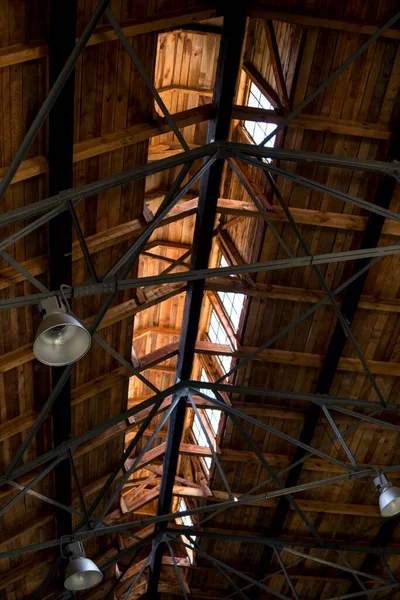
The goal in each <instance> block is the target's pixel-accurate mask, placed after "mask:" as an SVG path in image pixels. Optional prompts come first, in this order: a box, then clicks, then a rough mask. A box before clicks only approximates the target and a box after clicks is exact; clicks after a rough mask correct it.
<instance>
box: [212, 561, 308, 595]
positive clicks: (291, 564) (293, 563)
mask: <svg viewBox="0 0 400 600" xmlns="http://www.w3.org/2000/svg"><path fill="white" fill-rule="evenodd" d="M303 560H304V559H303V558H300V559H299V560H296V561H294V562H292V563H290V564H289V565H287V566H286V568H287V569H289V568H291V567H296V566H297V565H299V564H300V563H302V562H303ZM282 574H283V571H282V569H279V571H275V572H274V573H269V574H268V575H266V577H264V578H263V579H261V583H263V582H264V581H268V579H272V577H275V576H276V575H282ZM251 587H253V586H252V584H251V583H250V584H248V585H246V586H245V587H242V588H241V590H242V592H244V591H246V590H248V589H249V588H251ZM235 595H236V594H235V593H233V594H230V595H229V596H225V597H224V598H223V600H229V599H230V598H232V597H233V596H235Z"/></svg>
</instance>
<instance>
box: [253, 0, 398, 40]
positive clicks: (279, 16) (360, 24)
mask: <svg viewBox="0 0 400 600" xmlns="http://www.w3.org/2000/svg"><path fill="white" fill-rule="evenodd" d="M249 16H250V17H254V18H256V19H270V20H273V21H283V22H284V23H293V24H295V25H302V26H304V27H322V28H323V29H337V30H338V31H346V32H348V33H354V34H356V35H360V34H365V35H373V34H374V33H375V32H376V31H378V29H379V28H380V27H381V26H382V23H379V24H377V23H368V22H365V20H364V19H363V20H357V19H351V20H350V19H340V18H338V17H336V16H330V15H329V14H327V13H326V12H324V14H321V13H320V14H318V13H316V12H314V11H313V12H311V11H308V12H307V11H305V10H296V9H290V8H287V7H284V8H279V7H277V6H276V5H274V6H267V5H265V4H261V3H259V2H257V1H254V0H253V1H252V2H251V5H250V6H249ZM382 37H387V38H391V39H394V40H400V29H397V28H391V29H388V30H387V31H385V33H383V34H382Z"/></svg>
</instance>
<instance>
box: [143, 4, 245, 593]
mask: <svg viewBox="0 0 400 600" xmlns="http://www.w3.org/2000/svg"><path fill="white" fill-rule="evenodd" d="M224 9H225V10H224V25H223V31H222V36H221V45H220V50H219V56H218V64H217V73H216V80H215V89H214V95H213V102H212V104H213V116H212V119H211V121H210V125H209V129H208V136H207V138H208V141H211V140H216V141H220V140H226V139H228V137H229V129H230V125H231V115H232V105H233V98H234V95H235V88H236V81H237V78H238V75H239V70H240V63H241V56H242V45H243V40H244V36H245V29H246V6H245V5H244V4H242V5H240V6H239V7H238V8H237V10H236V11H235V14H233V13H232V11H231V10H229V9H228V5H227V3H224ZM223 168H224V159H223V158H218V159H217V160H215V162H214V164H213V165H211V167H210V169H209V170H208V171H207V172H206V173H205V174H204V176H203V177H202V179H201V183H200V192H199V201H198V207H197V214H196V224H195V231H194V238H193V250H192V255H191V268H194V269H202V268H206V267H207V266H208V260H209V256H210V252H211V242H212V233H213V229H214V221H215V215H216V208H217V202H218V197H219V191H220V186H221V181H222V174H223ZM203 294H204V280H198V281H194V282H190V283H189V284H188V286H187V291H186V297H185V306H184V315H183V321H182V334H181V338H180V343H179V354H178V362H177V371H176V378H177V381H179V380H180V379H186V378H187V377H189V376H190V374H191V371H192V367H193V360H194V352H195V344H196V337H197V332H198V328H199V322H200V312H201V305H202V300H203ZM185 411H186V398H185V397H181V398H180V399H179V401H178V404H177V406H176V408H175V410H174V411H173V412H172V414H171V417H170V420H169V427H168V437H167V446H166V456H165V463H164V464H165V467H164V471H163V476H162V479H161V489H160V497H159V503H158V514H160V515H162V514H168V512H169V511H170V508H171V501H172V493H173V486H174V479H175V475H176V469H177V464H178V456H179V444H180V440H181V437H182V433H183V429H184V420H185ZM164 527H165V526H163V525H162V526H161V527H158V530H159V531H162V529H163V528H164ZM163 554H164V544H159V545H158V546H157V547H155V548H154V549H153V557H152V561H151V566H150V577H149V585H148V596H149V597H151V598H157V596H158V583H159V580H160V574H161V564H162V556H163Z"/></svg>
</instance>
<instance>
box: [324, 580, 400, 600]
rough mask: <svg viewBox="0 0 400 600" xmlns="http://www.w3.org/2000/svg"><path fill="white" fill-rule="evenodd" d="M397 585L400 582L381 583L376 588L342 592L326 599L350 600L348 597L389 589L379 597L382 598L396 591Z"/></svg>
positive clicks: (398, 585) (367, 594) (399, 584)
mask: <svg viewBox="0 0 400 600" xmlns="http://www.w3.org/2000/svg"><path fill="white" fill-rule="evenodd" d="M399 587H400V583H389V584H388V585H383V586H380V587H377V588H371V589H370V590H361V592H353V593H351V594H343V595H341V596H335V597H331V598H328V599H327V600H350V598H359V597H360V596H369V595H371V594H377V593H379V592H384V591H386V590H391V591H390V593H389V594H388V595H385V596H383V597H381V598H380V600H383V598H387V597H388V596H391V595H392V594H393V593H395V592H397V591H398V588H399Z"/></svg>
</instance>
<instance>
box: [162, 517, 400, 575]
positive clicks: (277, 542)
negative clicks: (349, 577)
mask: <svg viewBox="0 0 400 600" xmlns="http://www.w3.org/2000/svg"><path fill="white" fill-rule="evenodd" d="M177 514H178V513H177ZM167 533H168V535H169V534H171V535H175V536H181V535H185V537H189V536H193V537H198V538H204V539H209V540H219V541H226V542H239V543H240V542H242V543H245V544H261V545H269V546H276V547H277V548H282V549H283V548H284V549H286V548H291V549H292V548H308V549H310V550H320V551H323V552H324V551H326V550H335V551H337V550H340V551H342V552H355V553H361V554H369V553H372V554H376V556H393V555H396V556H397V555H400V548H399V547H397V548H395V547H390V546H389V547H388V546H383V547H382V546H357V545H353V544H347V543H335V542H328V541H326V540H325V541H324V548H321V547H320V546H318V544H317V543H316V542H311V541H307V540H301V539H295V538H294V539H284V540H283V539H278V538H272V537H264V536H259V537H258V536H257V537H255V536H251V535H245V534H233V533H223V532H222V531H218V532H214V531H206V530H202V529H198V528H197V527H185V528H183V527H180V528H179V529H178V528H176V529H175V528H174V526H171V527H168V529H167ZM302 558H303V559H304V560H308V559H311V558H313V557H311V556H310V555H309V554H306V555H305V557H304V556H303V557H302ZM335 568H336V565H335ZM341 568H342V569H346V567H341ZM367 576H368V577H369V574H368V575H367ZM382 581H383V582H384V583H386V580H385V579H382Z"/></svg>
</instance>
